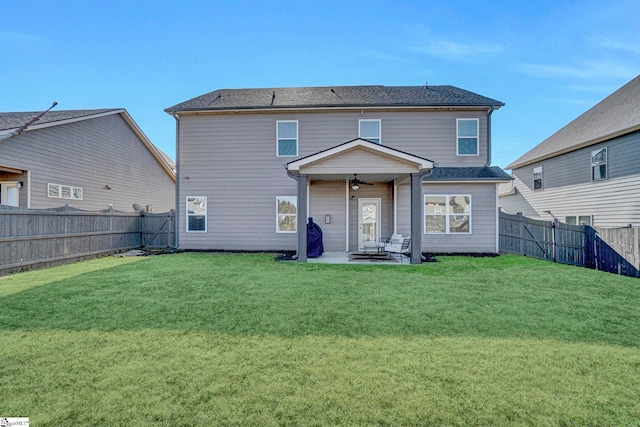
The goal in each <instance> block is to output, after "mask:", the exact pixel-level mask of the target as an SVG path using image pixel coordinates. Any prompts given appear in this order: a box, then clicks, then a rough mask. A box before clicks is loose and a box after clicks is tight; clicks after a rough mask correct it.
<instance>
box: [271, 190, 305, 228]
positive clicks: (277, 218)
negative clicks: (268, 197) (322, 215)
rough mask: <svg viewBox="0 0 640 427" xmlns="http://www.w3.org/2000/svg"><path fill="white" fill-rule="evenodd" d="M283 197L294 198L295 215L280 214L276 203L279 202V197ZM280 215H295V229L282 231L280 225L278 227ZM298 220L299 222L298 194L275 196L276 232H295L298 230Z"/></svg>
mask: <svg viewBox="0 0 640 427" xmlns="http://www.w3.org/2000/svg"><path fill="white" fill-rule="evenodd" d="M284 198H287V199H289V198H294V199H295V201H296V213H295V215H294V214H281V213H280V212H279V211H278V204H279V202H280V199H284ZM307 200H309V199H308V198H307ZM307 212H308V210H307ZM280 215H291V216H295V217H296V229H295V230H294V231H283V230H280V227H279V225H280V221H279V216H280ZM298 222H299V221H298V196H276V233H278V234H295V233H297V232H298V227H299V226H300V224H298Z"/></svg>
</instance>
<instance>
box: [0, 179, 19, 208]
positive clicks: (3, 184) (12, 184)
mask: <svg viewBox="0 0 640 427" xmlns="http://www.w3.org/2000/svg"><path fill="white" fill-rule="evenodd" d="M9 188H15V189H17V190H18V204H17V205H9V206H14V207H19V206H20V186H18V181H0V205H8V203H7V190H8V189H9Z"/></svg>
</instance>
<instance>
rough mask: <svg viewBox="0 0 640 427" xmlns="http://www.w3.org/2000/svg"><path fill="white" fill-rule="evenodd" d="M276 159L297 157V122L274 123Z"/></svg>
mask: <svg viewBox="0 0 640 427" xmlns="http://www.w3.org/2000/svg"><path fill="white" fill-rule="evenodd" d="M276 127H277V129H276V133H277V140H278V141H277V144H278V147H277V152H278V154H277V155H278V157H296V156H297V155H298V121H297V120H287V121H279V122H276Z"/></svg>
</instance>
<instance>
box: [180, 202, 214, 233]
mask: <svg viewBox="0 0 640 427" xmlns="http://www.w3.org/2000/svg"><path fill="white" fill-rule="evenodd" d="M194 198H195V199H204V230H189V217H190V216H200V215H199V214H197V215H196V214H189V199H194ZM208 203H209V202H208V201H207V196H187V197H186V198H185V209H184V210H185V218H186V219H187V220H186V221H185V229H186V231H187V233H206V232H207V228H208V222H209V206H208Z"/></svg>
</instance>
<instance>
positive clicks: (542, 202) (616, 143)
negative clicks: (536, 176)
mask: <svg viewBox="0 0 640 427" xmlns="http://www.w3.org/2000/svg"><path fill="white" fill-rule="evenodd" d="M602 147H607V157H608V158H607V175H608V177H607V179H604V180H598V181H592V180H591V152H592V151H593V150H597V149H599V148H602ZM537 166H542V173H543V188H542V190H536V191H533V190H532V188H533V168H535V167H537ZM513 176H514V178H515V181H514V183H513V184H514V186H515V187H516V188H517V190H518V193H519V194H520V195H521V196H522V197H523V198H524V199H526V201H527V202H528V203H529V204H530V205H531V207H532V208H533V209H534V210H535V211H536V212H537V213H538V215H539V216H540V217H542V218H544V219H547V220H552V219H553V218H554V217H555V218H557V219H559V220H560V221H564V220H565V217H566V216H574V215H592V216H593V222H592V225H593V226H597V227H624V226H627V225H628V224H633V225H635V226H637V225H640V191H639V190H638V189H639V188H640V132H635V133H632V134H629V135H625V136H623V137H620V138H616V139H613V140H610V141H606V142H603V143H600V144H597V145H593V146H590V147H587V148H583V149H581V150H577V151H574V152H571V153H567V154H565V155H562V156H558V157H554V158H551V159H548V160H545V161H542V162H539V163H535V164H532V165H529V166H526V167H524V168H519V169H515V170H514V171H513ZM501 203H502V202H501ZM504 205H505V206H504V207H503V209H504V210H505V211H506V212H508V213H516V212H514V210H517V208H518V207H517V206H511V205H509V203H504ZM545 211H551V215H550V214H548V213H545ZM523 213H524V212H523Z"/></svg>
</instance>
